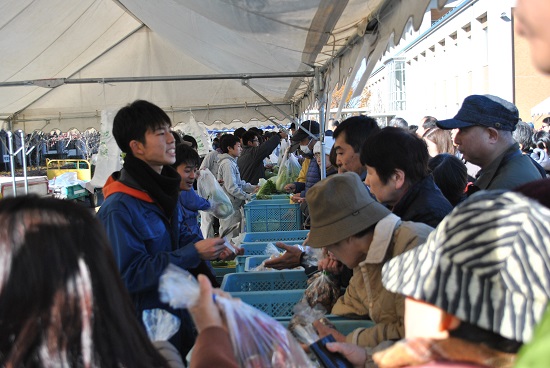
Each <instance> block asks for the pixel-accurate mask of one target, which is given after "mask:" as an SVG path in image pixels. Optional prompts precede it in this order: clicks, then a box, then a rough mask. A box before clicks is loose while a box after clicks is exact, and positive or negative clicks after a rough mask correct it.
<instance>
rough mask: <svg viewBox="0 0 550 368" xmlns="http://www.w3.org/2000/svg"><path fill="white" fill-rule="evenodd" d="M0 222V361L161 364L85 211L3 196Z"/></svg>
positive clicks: (37, 364)
mask: <svg viewBox="0 0 550 368" xmlns="http://www.w3.org/2000/svg"><path fill="white" fill-rule="evenodd" d="M0 223H1V224H2V226H1V229H0V331H2V332H1V333H0V366H2V367H45V366H56V367H168V364H167V363H166V361H165V360H164V359H163V358H162V357H161V355H160V354H159V353H158V352H157V351H156V349H155V347H154V346H153V345H152V343H151V342H150V341H149V339H148V337H147V335H146V333H145V331H144V330H143V328H142V327H141V326H140V324H139V322H138V320H137V318H136V315H135V310H134V308H133V306H132V304H131V301H130V297H129V295H128V292H127V291H126V289H125V287H124V285H123V284H122V281H121V279H120V276H119V273H118V270H117V266H116V264H115V262H114V260H113V256H112V253H111V248H110V247H109V245H108V241H107V238H106V236H105V234H104V230H103V228H102V226H101V225H100V223H99V222H98V221H97V220H96V219H95V218H94V217H93V215H92V214H91V213H90V212H89V210H87V209H85V208H83V207H80V206H78V205H75V204H73V203H70V202H67V201H62V200H57V199H53V198H49V199H47V198H39V197H36V196H24V197H18V198H6V199H2V200H0Z"/></svg>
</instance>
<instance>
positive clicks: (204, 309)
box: [189, 275, 224, 333]
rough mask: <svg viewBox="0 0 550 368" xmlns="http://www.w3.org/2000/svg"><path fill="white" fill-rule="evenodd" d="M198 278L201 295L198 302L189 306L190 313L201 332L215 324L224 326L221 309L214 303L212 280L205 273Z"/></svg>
mask: <svg viewBox="0 0 550 368" xmlns="http://www.w3.org/2000/svg"><path fill="white" fill-rule="evenodd" d="M197 280H198V282H199V287H200V296H199V299H198V300H197V304H196V305H195V306H193V307H191V308H189V313H191V317H192V318H193V321H194V322H195V326H196V327H197V330H198V332H199V333H200V332H201V331H202V330H204V329H206V328H208V327H213V326H218V327H224V325H223V320H222V316H221V314H220V310H219V309H218V307H217V306H216V304H214V300H213V298H212V285H211V284H210V280H208V277H206V276H205V275H199V276H198V277H197Z"/></svg>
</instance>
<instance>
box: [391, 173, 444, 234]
mask: <svg viewBox="0 0 550 368" xmlns="http://www.w3.org/2000/svg"><path fill="white" fill-rule="evenodd" d="M452 210H453V206H452V205H451V203H449V201H448V200H447V198H445V196H444V195H443V193H441V190H439V188H438V187H437V185H435V183H434V180H433V176H431V175H428V176H427V177H425V178H424V179H422V180H420V181H419V182H418V183H415V184H413V185H412V186H411V187H410V188H409V190H407V192H406V193H405V195H404V196H403V198H401V200H399V202H397V204H396V205H395V206H394V207H393V213H395V214H396V215H397V216H399V217H401V220H403V221H414V222H422V223H424V224H426V225H429V226H431V227H434V228H435V227H436V226H437V225H438V224H439V223H440V222H441V220H443V218H444V217H445V216H447V214H448V213H449V212H451V211H452Z"/></svg>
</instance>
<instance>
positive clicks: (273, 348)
mask: <svg viewBox="0 0 550 368" xmlns="http://www.w3.org/2000/svg"><path fill="white" fill-rule="evenodd" d="M159 292H160V297H161V301H163V302H165V303H168V304H169V305H170V306H171V307H173V308H189V307H191V306H193V305H194V304H196V302H197V299H198V297H199V285H198V282H197V281H196V280H195V278H194V277H193V276H192V275H191V274H189V272H187V271H185V270H182V269H181V268H179V267H177V266H174V265H170V266H168V268H167V269H166V271H165V272H164V273H163V275H162V276H161V278H160V282H159ZM216 304H217V305H218V308H220V310H221V312H222V316H223V318H224V322H225V323H226V324H227V329H228V331H229V335H230V338H231V344H232V345H233V352H234V353H235V357H236V359H237V362H238V364H239V366H241V367H246V368H249V367H250V368H252V367H254V368H264V367H265V368H267V367H276V368H287V367H288V368H291V367H312V363H311V361H310V360H309V359H308V358H307V356H306V354H305V353H304V351H303V349H302V348H301V347H300V344H299V343H298V342H297V341H296V340H295V339H294V337H293V336H292V334H291V333H290V332H289V331H287V330H286V329H285V328H284V327H283V325H281V324H280V323H279V322H277V321H276V320H275V319H273V318H272V317H270V316H268V315H267V314H265V313H263V312H261V311H259V310H257V309H256V308H254V307H252V306H250V305H248V304H245V303H243V302H242V301H241V300H238V299H228V298H224V297H221V296H216Z"/></svg>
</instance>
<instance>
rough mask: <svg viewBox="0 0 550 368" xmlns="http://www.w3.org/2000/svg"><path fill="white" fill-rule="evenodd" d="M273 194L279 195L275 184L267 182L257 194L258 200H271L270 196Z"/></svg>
mask: <svg viewBox="0 0 550 368" xmlns="http://www.w3.org/2000/svg"><path fill="white" fill-rule="evenodd" d="M273 193H277V188H276V187H275V183H273V182H272V181H271V180H268V181H266V182H265V184H264V185H262V187H261V188H260V190H259V191H258V193H257V194H256V199H271V196H270V194H273Z"/></svg>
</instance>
